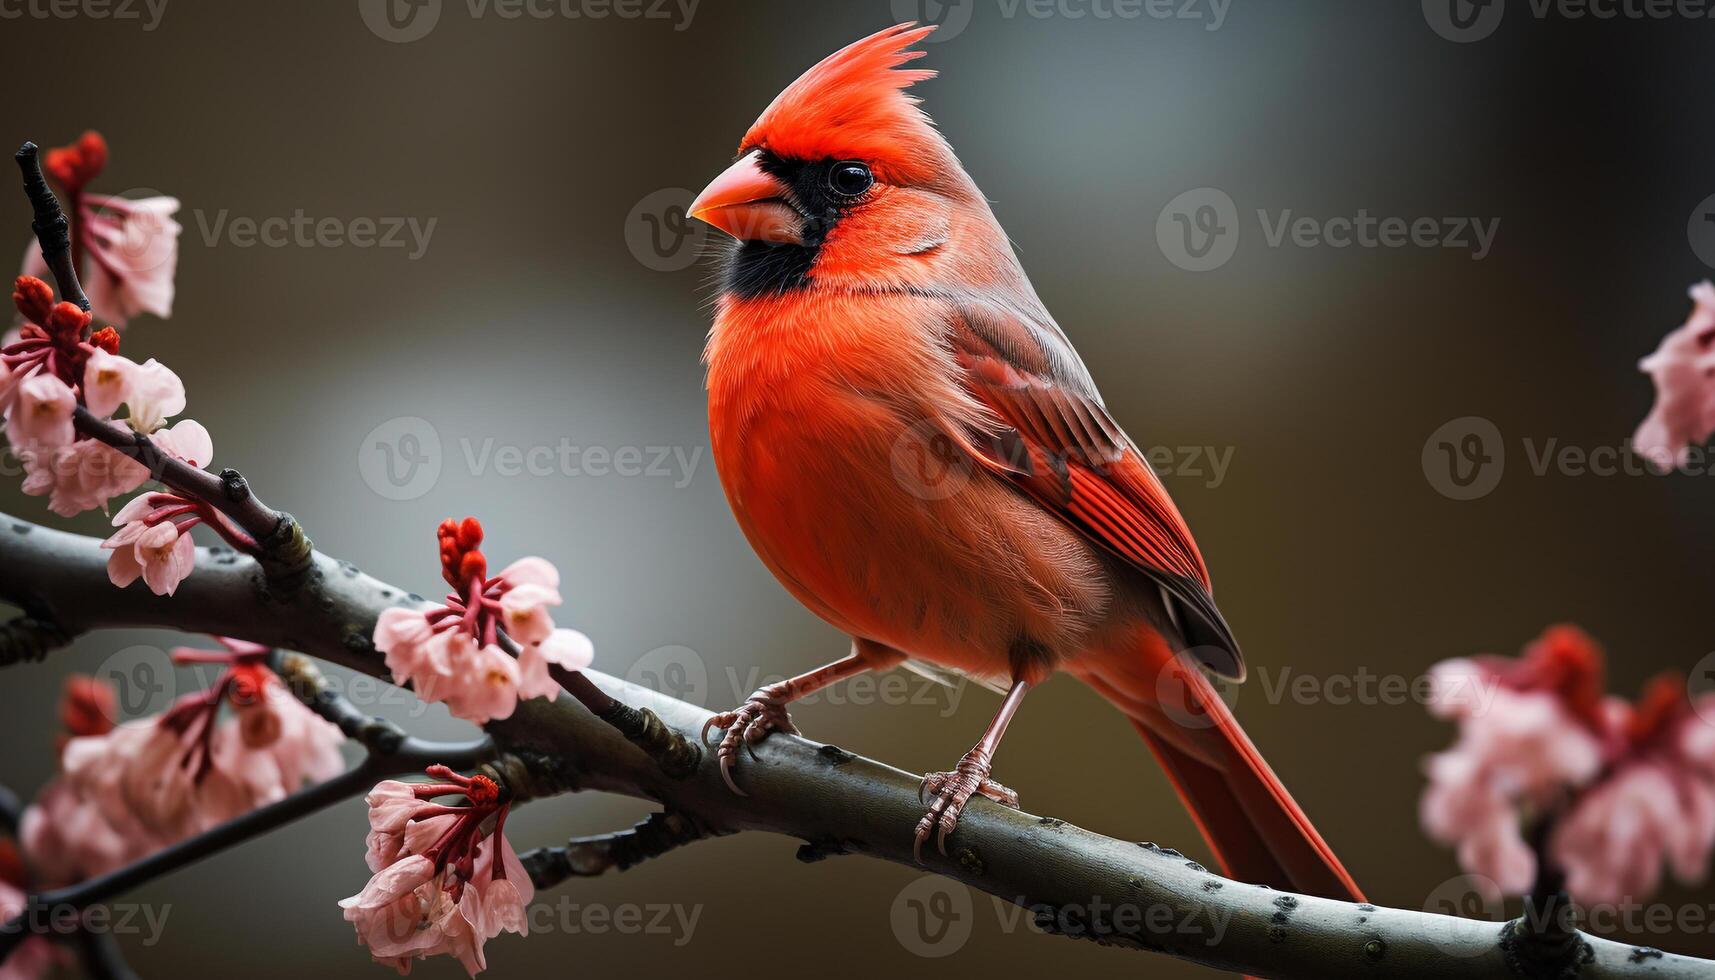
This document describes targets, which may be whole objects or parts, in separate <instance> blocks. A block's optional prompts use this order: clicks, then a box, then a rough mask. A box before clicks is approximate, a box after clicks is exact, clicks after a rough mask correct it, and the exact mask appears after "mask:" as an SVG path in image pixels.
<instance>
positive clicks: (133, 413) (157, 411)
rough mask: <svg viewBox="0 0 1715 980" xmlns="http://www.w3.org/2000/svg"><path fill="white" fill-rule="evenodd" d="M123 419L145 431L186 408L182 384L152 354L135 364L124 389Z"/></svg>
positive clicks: (148, 431) (134, 427)
mask: <svg viewBox="0 0 1715 980" xmlns="http://www.w3.org/2000/svg"><path fill="white" fill-rule="evenodd" d="M125 408H126V416H125V421H126V423H128V424H129V425H130V426H131V428H133V429H135V430H137V431H138V432H141V433H143V434H145V435H147V434H149V433H151V432H154V431H155V430H156V429H159V428H160V427H161V426H162V425H164V424H165V423H166V420H167V419H170V418H172V417H173V416H175V415H177V414H179V413H180V412H182V411H184V410H185V385H184V382H182V381H180V380H179V376H178V375H176V374H174V373H173V372H172V370H171V369H170V368H168V367H167V366H166V365H165V364H162V363H161V362H160V361H157V360H155V359H154V358H152V357H151V358H149V359H148V360H147V361H144V362H143V363H142V364H138V365H136V367H135V368H134V369H133V370H132V372H131V379H130V384H129V385H127V386H126V391H125Z"/></svg>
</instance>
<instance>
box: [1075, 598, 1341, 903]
mask: <svg viewBox="0 0 1715 980" xmlns="http://www.w3.org/2000/svg"><path fill="white" fill-rule="evenodd" d="M1147 642H1148V644H1149V646H1148V647H1147V648H1146V650H1145V651H1143V652H1142V653H1140V652H1139V651H1137V650H1135V649H1134V650H1129V651H1122V652H1116V653H1115V654H1112V655H1106V656H1098V657H1095V658H1093V662H1092V661H1087V662H1086V663H1084V664H1082V665H1080V666H1081V668H1082V669H1079V670H1078V671H1077V673H1079V674H1080V675H1082V676H1083V679H1084V680H1085V681H1086V682H1087V683H1089V684H1090V686H1092V687H1094V688H1095V689H1096V690H1097V691H1098V692H1100V693H1101V694H1102V695H1103V696H1104V697H1106V698H1107V699H1108V700H1109V701H1111V702H1113V704H1114V705H1115V706H1116V707H1118V708H1119V709H1120V710H1121V711H1123V712H1125V714H1126V716H1127V717H1129V718H1130V719H1131V722H1132V725H1133V727H1135V728H1136V729H1137V730H1138V733H1139V734H1140V735H1142V736H1143V740H1144V742H1145V743H1146V744H1147V745H1148V746H1149V748H1150V751H1151V752H1153V753H1154V754H1155V757H1156V758H1157V759H1159V760H1160V761H1161V765H1162V768H1164V769H1166V770H1167V775H1168V778H1169V779H1171V780H1172V782H1173V786H1174V788H1175V789H1177V790H1178V792H1179V798H1180V799H1181V800H1183V801H1184V803H1185V806H1186V808H1187V809H1189V810H1190V811H1191V817H1192V819H1193V820H1194V821H1195V822H1196V824H1197V829H1198V830H1199V831H1201V832H1202V834H1203V838H1204V839H1205V840H1207V841H1208V842H1209V847H1210V848H1211V849H1213V850H1214V852H1215V855H1216V857H1217V858H1218V859H1219V861H1220V863H1221V867H1222V869H1223V870H1224V871H1225V872H1226V874H1227V875H1228V876H1230V877H1232V878H1235V879H1237V880H1240V881H1247V882H1251V883H1253V884H1260V885H1268V886H1270V887H1273V888H1279V889H1283V890H1288V891H1295V892H1301V893H1304V894H1308V895H1320V896H1323V897H1325V898H1336V899H1343V900H1347V901H1354V902H1361V901H1363V900H1364V896H1363V894H1362V892H1360V891H1359V890H1358V885H1357V883H1356V882H1355V881H1353V880H1352V876H1351V875H1350V874H1348V873H1347V872H1346V869H1345V867H1343V866H1342V865H1341V864H1340V859H1339V858H1337V857H1335V856H1334V852H1333V850H1332V849H1331V848H1329V846H1328V844H1327V842H1326V841H1324V840H1323V839H1322V835H1321V834H1318V833H1317V832H1316V828H1315V827H1313V826H1311V823H1310V818H1309V817H1307V816H1305V815H1304V811H1303V810H1301V809H1299V807H1298V804H1297V803H1295V802H1294V801H1293V799H1292V796H1291V794H1289V793H1288V792H1287V791H1286V787H1285V786H1283V785H1282V784H1281V782H1280V779H1279V777H1277V776H1275V774H1274V771H1273V770H1271V769H1270V768H1269V767H1268V763H1266V762H1264V761H1263V758H1262V754H1261V753H1259V752H1258V751H1257V748H1256V746H1255V745H1253V744H1251V740H1250V738H1249V737H1248V736H1246V735H1245V733H1244V730H1243V729H1241V728H1240V727H1239V723H1238V719H1236V718H1234V717H1233V713H1232V712H1231V711H1230V710H1228V708H1227V706H1226V704H1225V703H1224V702H1223V701H1222V700H1221V697H1220V695H1219V693H1218V692H1217V691H1216V690H1215V688H1214V685H1213V684H1211V683H1210V682H1209V679H1208V678H1207V677H1206V676H1205V675H1204V673H1203V671H1202V670H1201V669H1199V668H1197V667H1195V666H1193V665H1191V664H1189V663H1187V662H1186V659H1185V658H1183V657H1175V656H1174V655H1173V654H1172V652H1171V651H1170V650H1169V649H1168V647H1167V644H1166V642H1165V641H1164V640H1163V639H1162V638H1161V637H1160V635H1159V634H1156V633H1154V632H1153V631H1152V632H1151V633H1150V635H1149V639H1148V641H1147Z"/></svg>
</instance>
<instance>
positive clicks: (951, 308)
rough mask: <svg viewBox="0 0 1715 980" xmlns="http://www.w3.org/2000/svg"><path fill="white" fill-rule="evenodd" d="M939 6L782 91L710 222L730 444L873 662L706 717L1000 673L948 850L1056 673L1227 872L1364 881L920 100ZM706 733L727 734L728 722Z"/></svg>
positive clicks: (1185, 557) (814, 590) (946, 785)
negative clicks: (1105, 722) (1134, 743)
mask: <svg viewBox="0 0 1715 980" xmlns="http://www.w3.org/2000/svg"><path fill="white" fill-rule="evenodd" d="M931 30H933V28H932V27H915V26H912V25H910V24H903V25H900V26H897V27H893V28H889V29H888V30H884V31H882V32H880V33H878V34H875V35H873V36H871V37H867V38H865V39H863V40H861V41H859V42H857V43H856V44H853V45H851V46H850V47H847V48H846V49H844V50H843V51H840V52H838V53H836V54H834V55H832V56H831V57H829V58H827V59H826V60H824V61H823V62H822V63H820V64H818V65H816V66H815V67H814V68H812V69H810V70H809V71H808V72H806V73H805V74H804V75H803V77H801V78H799V79H798V80H797V81H796V82H793V83H792V84H791V85H790V86H788V87H787V89H786V90H785V91H784V92H782V93H780V95H779V97H777V98H776V99H775V100H774V103H773V104H772V105H770V106H769V107H768V109H767V110H766V111H764V112H763V113H762V116H761V118H759V119H757V121H756V123H755V125H753V126H751V128H750V131H749V132H748V133H746V134H745V137H744V141H743V142H742V143H741V144H740V145H739V150H738V158H737V161H736V162H734V163H733V165H732V166H731V167H729V168H728V169H727V170H726V172H725V173H723V174H721V175H720V176H719V177H716V178H715V180H714V182H713V183H711V184H709V186H708V187H707V188H706V189H705V190H704V191H703V192H702V194H701V195H699V196H698V197H697V199H696V201H695V202H694V203H693V204H692V205H691V213H692V214H693V215H694V216H696V217H698V218H700V219H702V220H704V221H707V222H709V223H710V224H713V225H715V226H716V227H719V228H721V229H722V230H724V231H726V232H727V233H729V234H730V235H732V236H733V238H734V239H735V240H736V241H735V244H734V245H733V247H732V249H731V251H730V252H729V253H728V254H727V255H726V257H725V262H724V266H723V269H722V284H721V291H720V296H719V300H718V307H717V312H716V315H715V320H714V326H713V329H712V330H711V331H710V333H709V341H708V348H707V351H706V353H705V359H706V361H707V364H708V389H709V425H710V429H711V438H712V445H713V450H714V458H715V462H716V465H717V466H718V468H719V470H720V475H721V483H722V485H723V486H724V487H725V489H726V494H727V499H728V501H729V503H730V504H731V505H732V509H733V513H734V514H735V515H736V516H737V518H738V522H739V524H740V525H741V526H742V527H743V529H744V533H745V535H746V536H747V537H748V538H749V540H750V543H751V545H752V546H753V547H754V548H755V549H756V551H757V553H758V554H759V555H760V556H761V558H762V560H763V562H764V563H766V564H767V565H768V567H769V569H770V570H771V571H773V572H774V574H775V576H776V577H778V578H779V579H780V581H781V583H782V584H784V585H785V586H786V588H787V589H788V590H790V591H791V592H792V594H793V595H794V596H796V597H797V598H798V599H799V601H801V602H803V603H804V604H805V605H806V606H808V607H810V609H811V610H813V611H815V612H816V613H817V614H818V615H820V616H821V617H822V618H823V619H826V620H827V621H828V622H830V623H832V624H834V625H835V626H837V627H838V628H839V629H841V630H843V631H844V632H846V633H848V634H850V635H851V637H852V652H851V655H850V656H848V657H846V658H845V659H843V660H840V661H838V662H836V663H833V664H829V665H828V666H826V667H822V668H820V669H819V670H814V671H811V672H810V673H807V674H804V675H802V676H799V677H795V678H793V679H791V680H788V681H785V682H782V683H780V684H776V685H773V686H771V687H768V688H764V689H762V690H760V691H757V692H756V693H755V694H753V695H752V696H751V697H750V699H749V700H748V701H747V702H746V703H745V704H744V705H742V706H740V707H739V708H738V710H736V711H733V712H730V713H727V714H724V715H720V716H717V717H716V718H715V719H713V720H712V721H711V722H710V724H711V725H712V726H718V727H720V728H722V729H724V735H723V737H722V739H721V743H720V748H719V752H718V754H719V758H720V762H721V771H722V773H723V775H725V776H726V778H727V781H728V783H729V784H731V785H732V787H733V789H734V791H738V792H742V791H740V790H739V789H738V786H737V784H736V783H734V782H733V779H732V769H733V765H734V763H735V761H736V759H737V755H738V749H739V747H740V746H741V745H748V744H751V743H754V742H756V741H758V740H760V739H761V738H762V737H764V736H766V735H767V733H769V732H770V731H788V732H795V731H796V729H795V728H794V727H793V726H792V722H791V720H790V718H789V717H788V716H787V714H786V711H785V706H786V704H788V703H790V702H791V701H793V700H796V699H798V698H801V697H803V696H805V695H807V694H809V693H811V692H812V691H816V690H818V689H820V688H823V687H825V686H827V685H829V684H831V683H834V682H835V681H838V680H841V679H843V678H846V677H850V676H853V675H854V674H858V673H860V672H862V671H865V670H884V669H887V668H891V667H894V666H896V665H899V664H901V663H905V662H906V661H907V660H908V659H909V660H911V661H913V662H914V663H915V664H918V665H927V666H928V669H932V670H936V671H939V672H941V673H942V674H943V675H945V674H946V673H947V672H956V673H960V674H964V675H968V676H970V677H973V678H976V679H978V680H980V681H984V682H988V683H993V684H997V685H1004V686H1005V690H1006V697H1005V700H1004V701H1003V702H1002V704H1001V707H1000V711H999V713H998V714H997V715H996V716H995V719H994V721H993V722H992V723H991V724H990V725H989V727H988V729H987V730H986V731H985V732H984V733H983V736H982V738H981V740H979V741H978V742H977V745H976V747H975V748H973V749H972V750H971V751H970V752H969V753H968V754H966V755H965V757H964V758H963V759H961V760H960V761H959V764H958V765H957V767H955V768H954V769H953V771H952V772H943V773H932V774H930V775H929V776H927V777H925V784H924V786H925V790H926V791H927V792H928V793H930V794H932V796H933V801H932V803H931V804H930V805H929V808H928V812H927V813H926V814H925V815H924V817H923V819H922V821H921V822H920V823H919V824H918V826H917V832H916V843H917V849H918V854H919V857H921V848H922V845H923V842H924V841H925V840H927V839H928V838H929V837H930V836H932V835H934V836H936V837H937V844H938V845H939V847H940V848H941V851H942V853H945V852H946V841H947V835H948V834H949V833H951V832H952V831H953V829H954V827H955V825H956V824H957V823H958V820H959V816H960V814H961V813H962V812H963V811H964V808H965V806H966V804H967V802H968V801H969V800H970V798H971V797H972V795H974V794H978V793H981V794H983V795H985V796H988V797H990V798H992V799H995V800H997V801H999V802H1002V803H1006V804H1009V805H1017V798H1016V796H1015V795H1014V794H1013V793H1012V792H1011V791H1010V790H1007V789H1006V788H1005V787H1003V786H1001V785H999V784H998V783H995V782H993V781H992V780H991V779H990V778H989V776H990V771H991V767H992V764H993V759H994V753H995V749H996V748H997V746H998V745H999V744H1000V740H1001V736H1002V735H1003V734H1004V733H1005V732H1006V727H1007V723H1008V722H1009V721H1011V719H1012V716H1013V714H1014V713H1015V712H1016V711H1017V710H1018V706H1019V703H1020V701H1021V700H1022V699H1023V697H1024V694H1025V692H1026V691H1028V690H1030V688H1031V687H1033V686H1035V685H1037V684H1040V683H1042V682H1043V681H1044V680H1046V679H1047V678H1048V676H1049V675H1050V674H1052V673H1053V672H1054V671H1056V670H1064V671H1067V672H1068V673H1071V674H1072V675H1073V676H1075V677H1078V678H1079V679H1081V680H1083V681H1084V682H1085V683H1087V684H1089V685H1090V686H1092V687H1094V688H1095V689H1096V690H1097V691H1099V692H1101V694H1102V695H1103V696H1104V697H1106V698H1107V699H1108V700H1109V701H1111V702H1112V703H1113V704H1114V705H1115V706H1116V707H1118V708H1119V709H1120V710H1121V711H1123V712H1125V714H1126V715H1127V717H1129V718H1130V719H1131V720H1132V722H1133V724H1134V725H1135V726H1136V727H1137V730H1138V731H1139V732H1140V733H1142V735H1143V738H1144V741H1145V742H1147V743H1148V744H1149V747H1150V748H1151V749H1152V750H1153V751H1154V753H1155V755H1156V757H1157V758H1159V759H1160V760H1161V763H1162V765H1163V766H1165V767H1166V769H1167V772H1168V774H1169V775H1170V776H1171V777H1172V779H1173V782H1174V784H1175V785H1176V786H1177V787H1178V789H1179V793H1180V795H1181V796H1182V797H1183V799H1184V801H1185V803H1186V804H1187V805H1188V806H1189V807H1190V809H1191V812H1192V813H1193V815H1194V816H1195V818H1196V820H1197V823H1198V825H1199V827H1200V828H1201V829H1202V831H1203V834H1204V836H1205V837H1206V838H1207V839H1208V841H1209V844H1210V846H1211V847H1212V848H1213V849H1214V850H1215V852H1216V853H1217V854H1218V855H1219V857H1220V860H1221V862H1222V864H1223V865H1224V867H1225V868H1226V870H1227V872H1228V873H1229V874H1231V875H1233V876H1235V877H1238V878H1241V879H1245V880H1248V881H1252V882H1257V883H1262V884H1268V885H1272V886H1275V887H1279V888H1286V889H1292V890H1296V891H1301V892H1308V893H1313V894H1320V895H1327V896H1337V897H1344V898H1351V899H1358V898H1360V895H1359V893H1358V888H1357V886H1356V885H1355V884H1354V883H1353V881H1352V878H1351V876H1350V875H1348V874H1347V873H1346V871H1345V869H1344V868H1342V867H1341V866H1340V862H1339V860H1338V859H1337V858H1335V856H1334V854H1333V852H1332V851H1331V850H1329V848H1328V845H1327V844H1325V843H1323V841H1322V838H1321V837H1320V836H1319V835H1318V834H1317V833H1316V830H1315V828H1313V827H1312V826H1311V825H1310V821H1309V819H1308V818H1306V817H1305V815H1304V812H1303V811H1302V810H1300V809H1299V808H1298V805H1297V804H1295V803H1294V802H1293V800H1292V797H1291V796H1290V795H1288V793H1287V792H1286V789H1285V787H1283V786H1282V785H1281V783H1280V780H1279V779H1278V778H1276V777H1275V775H1274V773H1273V772H1271V771H1270V770H1269V768H1268V765H1267V764H1266V763H1264V762H1263V760H1262V757H1261V756H1260V755H1259V754H1258V753H1257V750H1256V747H1255V746H1253V745H1252V744H1251V742H1250V739H1248V738H1247V737H1246V736H1245V734H1244V732H1243V731H1242V730H1240V728H1239V726H1238V722H1237V721H1235V720H1234V718H1233V716H1232V714H1231V713H1230V712H1229V711H1228V710H1227V709H1226V706H1225V705H1223V704H1222V702H1221V700H1220V699H1219V697H1217V695H1216V693H1215V691H1214V689H1213V688H1212V687H1211V685H1210V683H1209V681H1208V680H1207V679H1206V677H1205V676H1204V674H1203V672H1202V671H1203V669H1205V668H1206V669H1208V670H1211V671H1213V672H1214V673H1216V674H1220V675H1223V676H1226V677H1230V678H1234V679H1239V678H1242V677H1243V675H1244V661H1243V660H1242V659H1241V658H1240V656H1239V648H1238V644H1237V643H1236V642H1235V641H1234V640H1233V636H1232V633H1231V632H1230V631H1229V630H1228V628H1227V624H1226V622H1225V621H1224V620H1223V619H1222V618H1221V614H1220V612H1219V611H1218V610H1217V609H1216V608H1215V603H1214V600H1213V599H1212V598H1211V596H1210V586H1209V573H1208V570H1207V569H1206V568H1205V567H1204V564H1203V558H1202V555H1201V554H1199V553H1198V550H1197V545H1196V543H1195V542H1194V541H1193V540H1192V538H1191V532H1190V530H1189V529H1188V528H1187V527H1186V525H1185V521H1184V519H1183V518H1181V517H1180V516H1179V511H1178V510H1177V508H1175V507H1174V505H1173V502H1172V501H1171V500H1170V499H1168V496H1167V492H1166V490H1165V489H1164V488H1163V487H1162V485H1161V482H1160V480H1158V479H1157V478H1156V475H1155V473H1154V471H1153V470H1151V469H1150V467H1149V465H1148V464H1147V463H1146V462H1145V461H1144V460H1143V459H1142V457H1141V456H1140V454H1139V453H1138V450H1137V446H1136V445H1135V444H1134V443H1133V442H1132V440H1131V439H1130V438H1129V437H1128V436H1127V435H1126V434H1125V432H1124V431H1123V430H1121V428H1120V427H1119V424H1118V423H1116V422H1115V421H1114V420H1113V418H1112V417H1111V416H1109V414H1108V411H1107V409H1106V408H1105V407H1103V404H1102V398H1101V395H1100V394H1098V393H1097V391H1096V386H1095V383H1094V382H1093V381H1091V379H1090V373H1089V371H1088V370H1086V369H1085V367H1084V364H1083V362H1082V361H1080V360H1079V359H1078V355H1077V352H1076V351H1074V350H1073V349H1072V344H1071V342H1070V341H1069V340H1067V338H1066V334H1065V333H1064V332H1063V331H1062V330H1061V329H1060V327H1059V326H1058V325H1057V324H1056V323H1055V322H1054V318H1053V317H1051V316H1049V314H1048V311H1047V310H1046V309H1044V308H1043V306H1042V302H1041V300H1039V299H1038V298H1037V296H1036V291H1035V290H1034V289H1033V288H1031V285H1030V280H1029V279H1027V278H1025V275H1024V270H1023V269H1022V268H1021V267H1020V266H1019V263H1018V259H1017V257H1016V256H1015V255H1014V254H1013V251H1012V248H1011V246H1010V245H1009V244H1008V242H1007V237H1006V233H1005V232H1004V231H1002V230H1001V227H1000V224H999V223H998V222H997V221H996V220H995V217H994V214H993V212H992V211H990V210H989V206H988V203H987V201H986V199H985V198H984V197H983V195H982V192H981V191H979V190H977V186H976V184H974V183H973V182H972V181H971V178H970V176H969V175H967V174H966V173H965V171H964V168H963V167H961V166H960V165H959V161H958V159H957V158H956V157H955V156H954V155H953V150H952V148H951V147H950V146H948V145H947V141H946V140H945V139H943V138H942V137H941V134H940V133H939V132H938V131H937V130H936V129H935V127H934V125H933V124H932V123H931V122H930V120H929V118H928V117H927V116H926V115H925V114H924V113H923V112H922V110H920V109H919V108H918V107H917V100H916V99H914V98H912V97H910V96H909V95H907V94H906V92H905V89H906V88H908V87H910V86H911V85H912V84H914V83H916V82H919V81H922V80H924V79H927V78H930V77H932V76H933V74H934V73H933V72H930V71H925V70H921V69H914V68H906V67H903V66H904V65H906V63H908V62H910V61H911V60H913V59H915V58H917V57H919V56H921V55H922V54H923V52H922V51H913V50H908V49H909V48H910V47H911V45H913V44H915V43H916V42H918V41H920V40H921V39H922V38H923V37H924V36H925V35H927V34H928V33H929V32H930V31H931ZM705 733H706V729H705Z"/></svg>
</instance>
